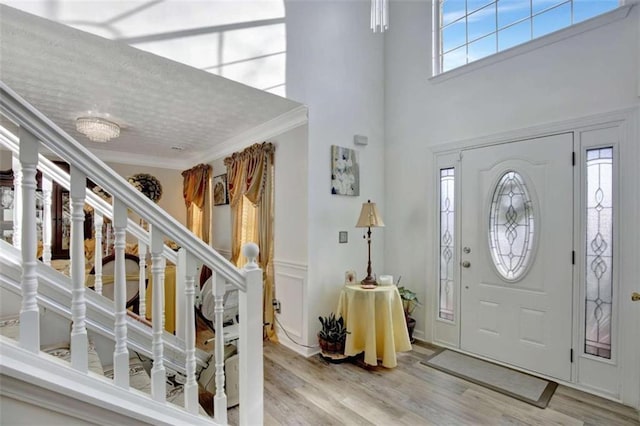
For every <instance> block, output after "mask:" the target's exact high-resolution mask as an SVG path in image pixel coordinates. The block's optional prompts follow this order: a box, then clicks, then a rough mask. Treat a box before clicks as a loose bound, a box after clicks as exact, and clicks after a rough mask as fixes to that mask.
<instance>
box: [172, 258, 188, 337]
mask: <svg viewBox="0 0 640 426" xmlns="http://www.w3.org/2000/svg"><path fill="white" fill-rule="evenodd" d="M186 262H187V258H186V255H182V256H181V255H180V251H178V259H177V262H176V286H175V307H176V309H175V315H174V319H175V335H176V337H177V338H178V339H180V340H185V335H184V332H185V323H184V322H185V318H186V312H185V290H186V282H185V277H186V276H187V263H186Z"/></svg>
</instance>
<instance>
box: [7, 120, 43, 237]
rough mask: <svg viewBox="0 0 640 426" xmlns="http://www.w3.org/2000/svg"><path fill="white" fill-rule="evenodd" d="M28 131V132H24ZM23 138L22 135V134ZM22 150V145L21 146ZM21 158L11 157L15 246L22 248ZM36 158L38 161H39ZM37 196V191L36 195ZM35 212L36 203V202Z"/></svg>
mask: <svg viewBox="0 0 640 426" xmlns="http://www.w3.org/2000/svg"><path fill="white" fill-rule="evenodd" d="M23 133H26V132H23ZM21 139H22V136H21ZM20 151H21V152H22V147H20ZM20 158H21V157H20ZM20 158H19V157H17V156H16V155H14V156H12V157H11V168H12V169H13V246H14V247H15V248H17V249H18V250H20V247H22V226H21V225H22V210H23V209H22V165H21V164H20ZM37 161H38V160H37V159H36V163H37ZM34 179H35V178H34ZM33 196H34V197H35V192H34V195H33ZM33 210H34V213H35V203H34V208H33ZM36 244H37V243H36Z"/></svg>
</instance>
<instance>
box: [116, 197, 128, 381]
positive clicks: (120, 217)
mask: <svg viewBox="0 0 640 426" xmlns="http://www.w3.org/2000/svg"><path fill="white" fill-rule="evenodd" d="M126 227H127V207H126V206H125V204H124V203H123V202H122V201H120V200H119V199H117V198H116V197H113V229H114V234H115V241H114V249H115V262H116V263H115V268H114V274H113V278H114V280H113V281H114V282H113V285H114V288H113V302H114V303H113V305H114V310H115V317H116V320H115V335H116V347H115V350H114V352H113V367H114V368H113V373H114V377H113V378H114V383H115V384H116V385H117V386H120V387H122V388H125V389H128V388H129V351H128V350H127V276H126V272H125V265H124V249H125V246H126V241H125V233H126Z"/></svg>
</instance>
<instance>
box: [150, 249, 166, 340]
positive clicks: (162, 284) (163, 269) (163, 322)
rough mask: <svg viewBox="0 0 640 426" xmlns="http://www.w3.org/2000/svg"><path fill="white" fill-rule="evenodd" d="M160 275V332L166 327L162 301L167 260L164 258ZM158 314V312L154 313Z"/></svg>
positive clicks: (163, 298)
mask: <svg viewBox="0 0 640 426" xmlns="http://www.w3.org/2000/svg"><path fill="white" fill-rule="evenodd" d="M161 261H162V274H160V281H159V283H160V288H161V289H162V311H161V312H162V315H161V316H160V317H161V318H162V323H161V325H162V327H161V330H162V331H164V330H165V328H166V326H167V317H166V314H165V311H164V300H165V294H164V290H165V288H166V287H165V285H164V284H165V283H164V278H165V271H166V270H167V259H166V258H165V257H163V258H162V260H161ZM153 307H154V309H155V307H156V306H155V305H153ZM156 312H158V311H156Z"/></svg>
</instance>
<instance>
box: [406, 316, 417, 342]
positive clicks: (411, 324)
mask: <svg viewBox="0 0 640 426" xmlns="http://www.w3.org/2000/svg"><path fill="white" fill-rule="evenodd" d="M405 319H406V320H407V330H408V331H409V341H411V343H413V342H415V339H414V338H413V330H415V328H416V320H414V319H413V318H411V317H409V316H408V317H405Z"/></svg>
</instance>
